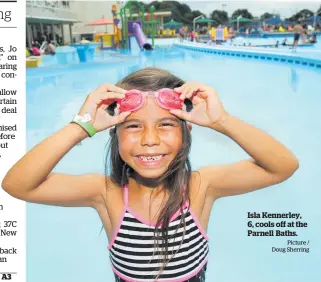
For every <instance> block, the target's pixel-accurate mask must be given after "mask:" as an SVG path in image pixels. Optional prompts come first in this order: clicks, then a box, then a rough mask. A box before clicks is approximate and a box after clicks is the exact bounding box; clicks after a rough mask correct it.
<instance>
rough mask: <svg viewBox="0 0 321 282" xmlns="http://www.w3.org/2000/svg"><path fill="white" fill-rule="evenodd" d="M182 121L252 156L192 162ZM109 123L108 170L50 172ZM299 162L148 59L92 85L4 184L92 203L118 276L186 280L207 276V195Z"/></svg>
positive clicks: (256, 185) (278, 173) (267, 179)
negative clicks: (116, 78) (71, 115)
mask: <svg viewBox="0 0 321 282" xmlns="http://www.w3.org/2000/svg"><path fill="white" fill-rule="evenodd" d="M187 122H190V123H194V124H197V125H200V126H203V127H208V128H211V129H213V130H216V131H218V132H220V133H222V134H224V135H226V136H228V137H230V138H231V139H233V140H234V141H235V142H236V143H237V144H239V145H240V146H241V147H242V148H243V149H244V150H245V151H246V152H247V153H248V154H249V155H250V156H251V157H252V158H251V159H248V160H243V161H240V162H237V163H234V164H230V165H221V166H217V165H209V166H206V167H203V168H201V169H199V170H197V171H192V169H191V164H190V161H189V158H188V154H189V151H190V147H191V134H190V131H191V130H192V127H191V125H190V123H187ZM106 129H109V130H110V135H111V138H110V147H109V154H108V156H107V159H108V160H109V162H110V164H109V165H108V166H107V167H108V171H110V173H108V174H107V173H106V175H99V174H85V175H80V176H78V175H77V176H74V175H66V174H60V173H51V171H52V170H53V168H54V167H55V165H56V164H57V163H58V162H59V161H60V160H61V159H62V158H63V156H64V155H66V154H67V152H68V151H69V150H70V149H72V148H73V147H74V146H75V145H77V144H78V143H79V142H80V141H82V140H83V139H85V138H88V136H92V135H94V134H95V133H97V132H101V131H103V130H106ZM297 168H298V161H297V159H296V157H295V156H294V155H293V154H292V153H291V152H290V151H289V150H288V149H287V148H286V147H284V146H283V145H282V144H280V143H279V142H278V141H276V140H275V139H274V138H272V137H271V136H269V135H268V134H266V133H264V132H263V131H261V130H259V129H257V128H255V127H253V126H251V125H249V124H247V123H245V122H243V121H241V120H240V119H238V118H237V117H235V116H233V115H231V114H230V113H228V112H227V111H226V110H225V109H224V107H223V105H222V104H221V102H220V100H219V97H218V95H217V93H216V91H215V89H214V88H212V87H210V86H208V85H204V84H201V83H198V82H191V81H189V82H184V81H183V80H181V79H180V78H178V77H176V76H174V75H172V74H170V73H169V72H167V71H164V70H160V69H156V68H147V69H143V70H139V71H137V72H135V73H132V74H130V75H129V76H128V77H126V78H124V79H123V80H122V81H120V82H119V83H117V85H116V86H114V85H112V84H104V85H102V86H100V87H99V88H98V89H97V90H95V91H93V92H92V93H90V94H89V95H88V97H87V99H86V101H85V102H84V104H83V106H82V108H81V109H80V111H79V113H78V115H77V116H76V117H75V119H74V120H73V122H72V123H70V124H67V125H66V126H65V127H64V128H62V129H61V130H59V131H58V132H57V133H55V134H53V135H52V136H50V137H48V138H47V139H45V140H44V141H42V142H41V143H40V144H38V145H37V146H35V147H34V148H33V149H32V150H30V151H29V152H28V153H27V154H26V155H25V156H24V157H23V158H22V159H20V160H19V161H18V162H17V163H16V164H15V165H14V166H13V167H12V168H11V169H10V171H9V172H8V173H7V175H6V177H5V178H4V180H3V183H2V186H3V189H4V190H5V191H7V192H8V193H9V194H11V195H12V196H13V197H16V198H18V199H23V200H25V201H28V202H35V203H41V204H48V205H59V206H88V207H92V208H94V209H95V210H97V212H98V214H99V216H100V218H101V220H102V222H103V226H104V228H105V231H106V233H107V237H108V239H109V246H108V249H109V255H110V261H111V267H112V269H113V271H114V274H115V279H116V281H175V282H178V281H189V282H192V281H205V271H206V266H207V261H208V256H209V244H208V237H207V235H206V230H207V226H208V220H209V216H210V213H211V209H212V206H213V203H214V201H215V200H216V199H218V198H220V197H224V196H231V195H237V194H242V193H247V192H251V191H254V190H257V189H260V188H263V187H267V186H270V185H274V184H277V183H280V182H282V181H284V180H286V179H287V178H289V177H290V176H291V175H292V174H293V173H294V172H295V171H296V169H297Z"/></svg>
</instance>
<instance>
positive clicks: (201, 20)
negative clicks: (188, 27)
mask: <svg viewBox="0 0 321 282" xmlns="http://www.w3.org/2000/svg"><path fill="white" fill-rule="evenodd" d="M195 23H216V21H214V20H211V19H207V18H202V19H198V20H196V21H195Z"/></svg>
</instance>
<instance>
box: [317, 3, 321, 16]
mask: <svg viewBox="0 0 321 282" xmlns="http://www.w3.org/2000/svg"><path fill="white" fill-rule="evenodd" d="M317 15H318V16H321V5H320V8H319V10H318V11H317Z"/></svg>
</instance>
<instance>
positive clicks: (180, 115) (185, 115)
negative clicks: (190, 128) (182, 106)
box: [170, 110, 191, 121]
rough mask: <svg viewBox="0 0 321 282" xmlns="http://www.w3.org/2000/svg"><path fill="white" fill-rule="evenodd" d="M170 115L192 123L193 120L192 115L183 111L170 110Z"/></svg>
mask: <svg viewBox="0 0 321 282" xmlns="http://www.w3.org/2000/svg"><path fill="white" fill-rule="evenodd" d="M170 113H171V114H173V115H175V116H177V117H178V118H180V119H183V120H186V121H190V120H191V115H190V113H187V112H185V111H182V110H170Z"/></svg>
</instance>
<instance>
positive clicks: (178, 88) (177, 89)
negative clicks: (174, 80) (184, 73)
mask: <svg viewBox="0 0 321 282" xmlns="http://www.w3.org/2000/svg"><path fill="white" fill-rule="evenodd" d="M182 89H183V86H180V87H176V88H174V91H175V92H176V93H182Z"/></svg>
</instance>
